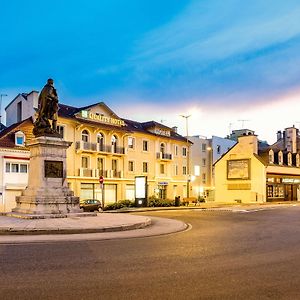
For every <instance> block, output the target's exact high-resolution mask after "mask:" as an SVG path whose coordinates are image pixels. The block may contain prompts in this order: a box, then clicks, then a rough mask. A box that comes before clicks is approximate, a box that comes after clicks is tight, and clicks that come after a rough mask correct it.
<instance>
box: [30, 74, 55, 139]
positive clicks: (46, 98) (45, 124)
mask: <svg viewBox="0 0 300 300" xmlns="http://www.w3.org/2000/svg"><path fill="white" fill-rule="evenodd" d="M57 111H58V96H57V92H56V89H55V88H54V86H53V79H51V78H50V79H48V80H47V84H46V85H45V86H44V87H43V89H42V91H41V92H40V95H39V100H38V112H37V113H38V116H37V119H36V121H35V122H34V124H33V125H34V128H33V134H34V135H35V136H40V135H58V132H57V127H56V125H57ZM50 120H51V121H52V124H51V123H50Z"/></svg>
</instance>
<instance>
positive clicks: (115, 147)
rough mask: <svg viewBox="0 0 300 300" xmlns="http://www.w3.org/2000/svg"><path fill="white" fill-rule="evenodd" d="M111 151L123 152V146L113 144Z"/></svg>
mask: <svg viewBox="0 0 300 300" xmlns="http://www.w3.org/2000/svg"><path fill="white" fill-rule="evenodd" d="M111 152H112V153H116V154H125V148H124V147H119V146H114V147H111Z"/></svg>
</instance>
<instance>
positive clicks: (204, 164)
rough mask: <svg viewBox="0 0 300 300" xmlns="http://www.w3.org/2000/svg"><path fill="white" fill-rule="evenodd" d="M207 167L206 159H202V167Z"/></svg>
mask: <svg viewBox="0 0 300 300" xmlns="http://www.w3.org/2000/svg"><path fill="white" fill-rule="evenodd" d="M205 166H206V158H202V167H205Z"/></svg>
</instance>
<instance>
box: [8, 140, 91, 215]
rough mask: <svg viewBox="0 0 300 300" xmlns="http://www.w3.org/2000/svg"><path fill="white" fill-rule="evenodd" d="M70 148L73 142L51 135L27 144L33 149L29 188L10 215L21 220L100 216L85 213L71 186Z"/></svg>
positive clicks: (18, 197) (31, 152)
mask: <svg viewBox="0 0 300 300" xmlns="http://www.w3.org/2000/svg"><path fill="white" fill-rule="evenodd" d="M70 145H71V142H66V141H64V140H63V139H62V138H58V137H51V136H40V137H36V138H34V139H32V140H31V141H30V142H29V143H28V144H27V145H26V146H27V147H28V148H29V149H30V162H29V174H28V186H27V188H26V189H25V190H24V191H23V193H22V195H21V196H17V197H16V203H17V206H16V207H15V208H14V209H13V210H12V212H11V213H10V214H8V215H10V216H14V217H20V218H34V216H36V217H37V216H39V218H47V217H48V218H57V217H62V218H64V217H67V216H68V214H72V215H74V214H76V216H87V215H88V216H91V215H96V214H93V213H91V214H89V213H83V211H82V210H81V209H80V207H79V197H76V196H74V193H73V191H71V190H70V189H69V188H68V186H67V181H66V174H67V172H66V150H67V148H69V147H70ZM30 216H31V217H30ZM36 217H35V218H36Z"/></svg>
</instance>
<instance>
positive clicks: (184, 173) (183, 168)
mask: <svg viewBox="0 0 300 300" xmlns="http://www.w3.org/2000/svg"><path fill="white" fill-rule="evenodd" d="M182 174H183V175H186V174H187V172H186V166H183V167H182Z"/></svg>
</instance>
